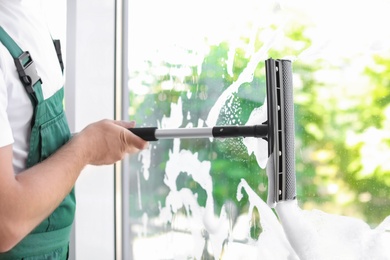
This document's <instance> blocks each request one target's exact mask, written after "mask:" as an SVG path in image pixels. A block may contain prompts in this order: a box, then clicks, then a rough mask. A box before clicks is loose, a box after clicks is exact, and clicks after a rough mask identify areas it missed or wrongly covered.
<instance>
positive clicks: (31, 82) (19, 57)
mask: <svg viewBox="0 0 390 260" xmlns="http://www.w3.org/2000/svg"><path fill="white" fill-rule="evenodd" d="M0 42H2V43H3V45H4V46H5V47H6V48H7V49H8V51H9V53H10V54H11V56H12V57H13V58H14V63H15V66H16V69H17V71H18V75H19V78H20V81H21V82H22V84H23V86H24V88H25V89H26V91H27V93H28V95H29V97H30V100H31V102H32V103H33V106H34V107H35V106H36V105H37V104H38V103H39V102H41V101H43V94H42V88H41V84H42V80H41V78H40V77H39V75H38V73H37V70H36V67H35V63H34V61H33V59H32V57H31V55H30V53H29V52H28V51H23V50H22V49H21V48H20V47H19V46H18V45H17V44H16V42H15V41H14V40H13V39H12V38H11V37H10V36H9V35H8V33H7V32H6V31H5V30H4V29H3V28H2V27H1V26H0Z"/></svg>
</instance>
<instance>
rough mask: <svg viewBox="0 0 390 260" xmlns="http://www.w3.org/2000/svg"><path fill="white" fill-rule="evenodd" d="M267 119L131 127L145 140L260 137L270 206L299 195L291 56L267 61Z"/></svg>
mask: <svg viewBox="0 0 390 260" xmlns="http://www.w3.org/2000/svg"><path fill="white" fill-rule="evenodd" d="M265 70H266V85H267V89H266V92H267V106H268V107H267V117H268V120H267V122H265V123H263V124H259V125H252V126H214V127H199V128H176V129H158V128H157V127H140V128H130V129H129V130H130V131H131V132H133V133H134V134H136V135H138V136H139V137H141V138H142V139H144V140H146V141H157V140H160V139H174V138H182V139H183V138H230V137H257V138H264V139H266V140H267V141H268V156H269V159H268V162H267V168H266V171H267V175H268V199H267V203H268V205H269V206H270V207H274V206H275V205H276V203H277V202H279V201H283V200H293V199H295V198H296V188H295V155H294V104H293V86H292V66H291V61H289V60H279V59H278V60H274V59H268V60H266V61H265Z"/></svg>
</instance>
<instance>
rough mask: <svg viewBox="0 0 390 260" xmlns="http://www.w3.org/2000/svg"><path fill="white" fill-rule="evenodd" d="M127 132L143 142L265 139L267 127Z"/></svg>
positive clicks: (141, 128) (131, 129)
mask: <svg viewBox="0 0 390 260" xmlns="http://www.w3.org/2000/svg"><path fill="white" fill-rule="evenodd" d="M129 131H131V132H132V133H134V134H135V135H138V136H139V137H141V138H142V139H144V140H145V141H157V140H159V139H173V138H186V139H190V138H210V137H214V138H229V137H266V136H267V135H268V126H267V125H254V126H215V127H212V128H207V127H200V128H176V129H157V127H140V128H129Z"/></svg>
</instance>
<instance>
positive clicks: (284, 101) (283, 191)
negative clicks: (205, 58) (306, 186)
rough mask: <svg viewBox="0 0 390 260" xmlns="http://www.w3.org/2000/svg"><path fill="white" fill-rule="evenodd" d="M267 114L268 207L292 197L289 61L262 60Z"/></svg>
mask: <svg viewBox="0 0 390 260" xmlns="http://www.w3.org/2000/svg"><path fill="white" fill-rule="evenodd" d="M265 68H266V84H267V104H268V110H267V113H268V114H267V116H268V156H269V159H268V163H267V175H268V199H267V203H268V205H269V206H271V207H274V206H275V205H276V203H277V202H279V201H283V200H292V199H295V198H296V184H295V179H296V178H295V152H294V137H295V134H294V102H293V85H292V65H291V61H289V60H274V59H268V60H266V62H265Z"/></svg>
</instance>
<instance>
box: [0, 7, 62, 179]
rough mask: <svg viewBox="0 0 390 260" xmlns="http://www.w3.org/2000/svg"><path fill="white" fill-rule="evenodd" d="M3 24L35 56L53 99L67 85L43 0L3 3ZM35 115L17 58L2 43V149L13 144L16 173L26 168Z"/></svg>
mask: <svg viewBox="0 0 390 260" xmlns="http://www.w3.org/2000/svg"><path fill="white" fill-rule="evenodd" d="M0 25H1V26H2V27H3V29H4V30H5V31H6V32H7V33H8V34H9V35H10V36H11V38H12V39H13V40H14V41H15V42H16V43H17V44H18V45H19V47H20V48H21V49H22V50H23V51H28V52H29V53H30V54H31V57H32V59H33V60H34V63H35V65H36V68H37V71H38V75H39V76H40V77H41V79H42V82H43V83H42V91H43V96H44V98H45V99H47V98H49V97H50V96H52V95H53V94H54V93H55V92H56V91H57V90H58V89H60V88H61V87H62V86H63V83H64V82H63V76H62V72H61V68H60V65H59V62H58V58H57V55H56V52H55V48H54V45H53V41H52V38H51V35H50V33H49V30H48V27H47V24H46V23H45V21H44V16H43V14H42V10H41V2H40V0H0ZM32 113H33V108H32V104H31V101H30V99H29V97H28V95H27V92H26V90H25V89H24V87H23V85H22V84H21V82H20V79H19V76H18V74H17V71H16V67H15V63H14V61H13V58H12V56H11V54H10V53H9V51H8V50H7V49H6V48H5V46H4V45H3V44H2V43H0V147H4V146H6V145H10V144H13V158H14V159H13V166H14V170H15V173H19V172H20V171H22V170H23V169H24V168H25V167H26V159H27V155H28V149H29V133H30V129H31V125H30V123H31V117H32Z"/></svg>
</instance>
